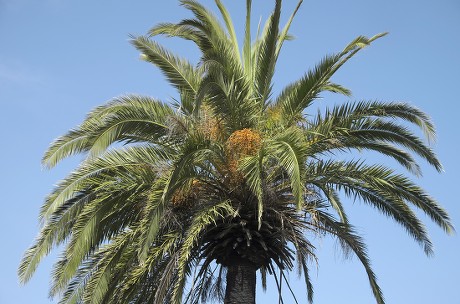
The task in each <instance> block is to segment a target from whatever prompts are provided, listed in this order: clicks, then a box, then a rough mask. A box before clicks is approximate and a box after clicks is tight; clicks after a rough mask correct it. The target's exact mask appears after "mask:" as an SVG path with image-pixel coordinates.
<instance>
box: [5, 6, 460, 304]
mask: <svg viewBox="0 0 460 304" xmlns="http://www.w3.org/2000/svg"><path fill="white" fill-rule="evenodd" d="M202 2H203V3H204V4H207V5H211V6H213V1H211V0H207V1H202ZM224 2H226V3H227V4H228V7H229V10H230V12H231V14H232V16H233V18H234V20H235V23H237V24H239V26H238V28H237V30H238V31H239V33H240V35H241V34H242V33H243V31H242V27H241V26H242V24H243V23H242V20H243V18H244V7H245V5H244V1H243V0H227V1H224ZM272 2H273V1H267V0H254V19H258V17H262V19H263V20H264V19H265V18H266V17H267V15H268V12H269V11H270V9H271V7H272ZM284 2H285V3H284V9H283V13H284V19H283V20H284V21H285V20H286V18H287V16H288V14H289V13H290V12H291V11H292V9H293V7H294V5H295V2H297V1H294V0H285V1H284ZM158 3H159V1H152V0H150V1H146V0H135V1H121V0H113V1H107V0H106V1H89V0H81V1H69V0H43V1H33V0H0V39H1V43H0V105H1V119H0V130H1V134H2V141H1V149H0V159H1V160H2V170H3V172H4V173H3V174H2V177H1V183H0V185H1V186H0V187H1V192H2V198H1V204H2V205H1V207H2V212H1V213H0V233H1V240H2V244H3V246H2V247H1V250H0V261H2V262H1V263H2V267H1V269H2V270H1V271H0V303H2V304H10V303H20V304H22V303H37V304H46V303H54V302H52V301H51V300H49V299H48V297H47V292H48V283H49V278H50V269H51V265H52V263H53V261H54V260H55V257H56V256H57V254H58V252H57V251H54V252H53V253H52V254H51V255H50V256H49V257H48V258H46V259H45V260H44V261H43V263H42V265H41V266H40V267H39V269H38V271H37V272H36V275H35V276H34V278H33V279H32V280H31V281H30V282H29V284H27V285H26V286H22V287H21V286H20V285H19V283H18V279H17V276H16V269H17V266H18V263H19V260H20V259H21V256H22V254H23V252H24V250H25V249H26V248H27V247H28V246H29V245H30V244H31V243H32V241H33V238H34V237H35V236H36V234H37V232H38V229H39V224H38V220H37V216H38V211H39V208H40V206H41V204H42V201H43V198H44V196H45V195H46V194H47V193H48V192H49V191H50V190H51V189H52V187H53V185H54V184H55V183H56V182H57V181H58V180H59V179H60V178H62V177H63V176H65V175H66V174H67V173H69V172H70V171H71V170H72V169H73V168H74V167H75V166H76V164H78V161H80V160H81V158H79V157H76V158H73V159H70V160H66V161H64V162H63V163H62V164H61V165H59V166H58V167H57V168H55V169H53V170H52V171H47V170H44V169H42V167H41V164H40V159H41V157H42V154H43V152H44V151H45V149H46V148H47V146H48V144H49V143H50V142H51V141H52V140H53V139H54V138H56V137H57V136H59V135H61V134H63V133H64V132H66V131H67V130H69V129H70V128H72V127H74V126H76V125H77V124H78V123H79V122H81V121H82V119H83V118H84V115H85V114H86V113H87V112H88V111H89V110H91V109H92V108H94V107H95V106H97V105H100V104H101V103H104V102H105V101H107V100H110V99H111V98H113V97H115V96H119V95H123V94H127V93H139V94H147V95H151V96H154V97H157V98H161V99H163V100H170V99H171V97H174V96H175V92H174V90H173V88H172V87H170V86H168V85H167V83H166V82H165V81H164V79H163V77H162V76H161V74H160V73H159V72H158V70H156V69H155V68H154V67H153V66H150V65H149V64H147V63H145V62H142V61H140V60H139V54H138V52H137V51H136V50H135V49H134V48H133V47H132V46H131V45H130V44H129V42H128V40H129V39H128V34H143V33H145V32H146V31H147V30H148V29H149V28H150V27H151V26H153V25H154V24H157V23H159V22H164V21H178V20H179V19H181V18H184V17H186V16H189V15H188V14H187V12H186V11H185V10H184V9H182V8H180V7H179V6H178V2H176V1H163V3H162V4H158ZM269 4H270V5H269ZM255 21H257V20H255ZM459 30H460V3H459V2H458V1H455V0H444V1H428V0H421V1H414V0H407V1H396V0H387V1H382V0H379V1H368V0H352V1H340V0H326V1H305V3H304V5H303V6H302V8H301V10H300V12H299V14H298V16H297V18H296V20H295V22H294V24H293V26H292V31H291V32H292V34H294V36H295V37H296V40H294V41H292V42H288V43H286V45H285V49H284V53H282V55H281V58H280V60H279V64H278V69H277V76H276V79H275V82H276V84H275V91H279V89H280V88H282V87H283V86H284V85H286V84H288V83H289V82H290V81H292V80H294V79H296V78H298V77H300V76H302V74H303V72H305V71H306V70H307V69H308V68H309V67H311V66H312V65H313V64H314V63H316V62H318V61H319V60H320V59H321V57H322V56H323V55H325V54H327V53H332V52H336V51H340V50H341V49H342V48H343V47H344V46H345V45H346V43H348V42H349V41H351V40H352V39H353V38H354V37H355V36H357V35H361V34H364V35H368V36H371V35H373V34H376V33H379V32H384V31H389V32H390V35H389V36H387V37H385V38H383V39H380V40H378V41H377V42H375V43H374V44H373V45H372V46H371V47H370V48H368V49H366V50H365V51H363V52H362V53H360V54H359V55H358V56H356V57H355V58H354V59H353V60H351V61H350V62H349V63H348V64H347V65H346V66H345V67H344V68H343V69H342V70H341V71H340V72H339V73H337V75H336V77H335V78H334V80H335V81H336V82H338V83H341V84H343V85H345V86H346V87H348V88H350V89H351V90H352V91H353V97H352V99H354V100H363V99H364V100H369V99H370V100H374V99H378V100H385V101H407V102H410V103H411V104H413V105H415V106H417V107H419V108H421V109H423V110H424V111H426V112H427V113H429V114H430V115H431V117H432V118H433V120H434V122H435V124H436V126H437V131H438V140H437V141H436V143H434V145H433V146H434V149H435V150H436V151H437V153H438V155H439V157H440V159H441V161H442V162H443V164H444V168H445V172H444V173H442V174H438V173H436V172H435V170H433V169H431V168H429V167H428V166H426V165H425V164H423V165H424V166H422V168H423V169H424V175H423V177H422V178H420V179H417V182H418V183H419V184H421V185H422V186H424V187H425V188H426V189H427V190H428V191H429V192H430V193H431V194H432V195H433V196H434V197H435V198H437V199H438V201H439V202H440V203H441V204H442V205H443V206H444V207H445V208H446V209H447V210H448V211H449V212H450V214H451V217H452V219H453V222H454V225H456V227H457V229H458V227H459V223H460V207H459V204H458V202H457V190H458V189H457V187H458V182H459V181H460V178H459V175H458V172H460V164H459V161H458V156H457V155H458V150H459V147H460V144H459V140H460V135H459V131H460V128H459V127H458V125H457V123H458V120H459V118H460V116H459V113H460V102H459V96H458V92H457V90H458V89H459V88H460V80H459V77H458V71H459V70H460V56H458V50H459V49H460V35H459V34H458V32H459ZM161 42H162V43H164V44H165V45H167V46H168V47H170V48H172V49H174V50H176V51H177V52H178V53H179V54H182V55H183V56H186V57H187V58H190V59H191V60H194V61H196V59H197V51H196V50H195V49H193V47H192V45H191V44H188V43H184V42H179V41H176V40H161ZM324 97H325V98H324V99H322V100H321V101H318V103H317V104H318V106H319V107H320V108H321V107H324V106H327V105H332V104H334V103H340V102H343V101H344V99H343V98H338V97H336V96H329V95H325V96H324ZM372 157H373V158H372V159H373V160H375V161H379V159H376V158H375V157H374V156H372ZM414 179H415V177H414ZM346 206H347V210H348V211H349V213H350V217H351V220H352V221H353V223H354V224H355V225H356V226H357V228H358V230H359V231H360V232H361V233H362V234H363V235H364V237H365V239H366V241H367V243H368V249H369V254H370V256H371V259H372V261H373V265H374V268H375V271H376V273H377V275H378V278H379V282H380V284H381V287H382V288H383V290H384V294H385V296H386V299H387V303H392V304H399V303H401V304H402V303H421V304H425V303H460V295H459V294H458V277H459V275H460V261H459V259H458V256H460V255H459V254H460V243H459V237H458V235H455V236H450V237H449V236H446V235H445V234H444V233H443V232H442V231H441V230H440V229H439V228H438V227H436V226H435V225H433V224H432V223H430V222H429V221H428V219H427V218H426V217H425V216H424V215H421V217H422V219H424V220H426V224H427V227H428V230H429V231H430V235H431V237H432V241H433V242H434V245H435V256H434V257H431V258H427V257H426V256H425V255H424V254H423V251H422V250H421V248H420V247H419V246H418V245H417V244H416V243H415V242H413V241H412V240H411V238H410V237H409V236H408V235H407V234H406V233H405V231H404V230H403V229H401V228H400V227H399V226H398V225H397V224H395V223H394V222H392V221H390V220H388V219H385V218H384V217H382V216H380V215H379V214H378V213H377V212H376V211H375V210H372V209H370V208H369V207H367V206H365V205H363V204H361V203H359V202H355V203H353V202H352V201H347V204H346ZM316 244H317V245H318V252H319V267H318V271H316V270H315V271H313V276H314V283H315V303H319V304H326V303H355V304H365V303H373V299H372V294H371V291H370V289H369V287H368V283H367V280H366V276H365V272H364V270H363V268H362V267H361V265H360V264H359V263H358V261H357V260H356V259H352V260H345V259H344V258H343V257H342V256H341V254H340V253H339V252H338V251H337V250H336V247H337V246H336V244H335V243H334V241H333V240H330V239H317V240H316ZM290 281H291V283H292V284H293V286H294V287H295V289H296V290H297V291H298V295H299V296H301V295H302V285H301V282H300V281H298V280H297V277H296V275H295V274H293V275H291V276H290ZM286 299H287V300H286V303H290V302H291V298H289V296H288V295H287V297H286ZM276 302H277V300H276V296H275V293H274V292H273V288H269V291H268V292H267V293H266V294H263V293H262V292H261V291H260V292H259V295H258V303H276ZM301 302H302V303H304V302H305V301H301Z"/></svg>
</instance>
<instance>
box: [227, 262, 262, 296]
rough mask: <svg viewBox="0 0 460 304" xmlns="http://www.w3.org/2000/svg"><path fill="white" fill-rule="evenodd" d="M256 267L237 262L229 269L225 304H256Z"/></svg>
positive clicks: (248, 263) (247, 263)
mask: <svg viewBox="0 0 460 304" xmlns="http://www.w3.org/2000/svg"><path fill="white" fill-rule="evenodd" d="M256 271H257V269H256V267H255V266H254V265H253V264H252V263H250V262H247V261H242V260H237V261H234V262H233V263H232V264H231V265H229V266H228V267H227V288H226V290H225V302H224V304H255V303H256Z"/></svg>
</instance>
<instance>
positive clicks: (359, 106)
mask: <svg viewBox="0 0 460 304" xmlns="http://www.w3.org/2000/svg"><path fill="white" fill-rule="evenodd" d="M181 3H182V5H183V6H184V7H185V8H187V9H189V10H190V11H191V12H192V13H193V15H194V18H193V19H185V20H182V21H180V22H178V23H163V24H159V25H157V26H155V27H154V28H152V29H151V30H150V31H149V34H148V35H147V36H140V37H133V39H132V43H133V45H134V46H135V47H136V48H137V49H138V50H139V51H140V52H141V53H142V56H141V57H142V59H144V60H146V61H148V62H151V63H153V64H154V65H155V66H157V67H158V68H159V69H160V70H161V71H162V72H163V73H164V75H165V77H166V78H167V79H168V81H169V82H170V83H171V84H172V85H173V86H174V87H175V88H176V89H177V90H178V92H179V95H180V100H179V101H177V102H176V103H173V104H171V103H164V102H161V101H159V100H155V99H153V98H150V97H145V96H137V95H129V96H123V97H120V98H116V99H115V100H113V101H111V102H109V103H107V104H105V105H102V106H99V107H97V108H95V109H94V110H93V111H91V112H90V113H89V114H88V115H87V117H86V119H85V120H84V121H83V123H82V124H81V125H80V126H78V127H77V128H76V129H73V130H71V131H69V132H68V133H67V134H65V135H64V136H62V137H60V138H58V139H57V140H56V141H55V142H53V143H52V144H51V146H50V148H49V149H48V151H47V152H46V154H45V156H44V158H43V163H44V164H45V165H46V166H47V167H49V168H52V167H54V166H55V165H56V164H57V163H59V162H60V161H61V160H62V159H64V158H66V157H68V156H71V155H75V154H80V153H84V154H85V155H86V158H85V160H84V161H82V163H81V164H80V166H79V167H78V168H77V169H76V170H75V171H74V172H72V173H70V174H69V175H68V176H67V177H66V178H65V179H64V180H62V181H61V182H60V183H59V184H58V185H57V186H56V187H55V189H54V190H53V191H52V192H51V193H50V194H49V196H48V197H47V198H46V200H45V203H44V204H43V206H42V208H41V212H40V220H41V222H42V224H43V227H42V229H41V232H40V234H39V236H38V238H37V239H36V241H35V244H34V245H33V246H32V247H31V248H30V249H29V250H28V251H27V252H26V254H25V256H24V258H23V260H22V262H21V265H20V268H19V276H20V278H21V281H22V282H26V281H28V280H29V279H30V277H31V276H32V275H33V273H34V271H35V269H36V267H37V265H38V263H39V262H40V260H41V259H42V258H43V257H44V256H45V255H47V254H48V253H49V252H50V250H52V249H53V248H54V247H57V246H60V245H61V244H64V246H65V247H64V251H63V255H62V256H61V258H60V259H59V260H58V261H57V263H56V264H55V267H54V270H53V274H52V277H53V280H52V286H51V289H50V295H51V296H57V295H59V296H60V302H59V303H180V302H181V301H183V302H187V303H197V302H199V301H206V300H210V299H224V298H225V302H226V303H236V302H237V299H238V296H239V295H238V286H236V285H238V280H240V283H241V282H243V281H244V280H246V281H244V282H249V285H250V286H249V287H248V288H249V289H250V290H249V293H254V287H253V285H254V282H253V281H255V273H256V271H258V272H260V274H261V278H262V283H263V285H264V286H265V282H266V278H267V276H273V277H274V278H275V280H276V283H277V284H278V286H280V285H281V281H286V283H287V280H286V276H285V273H286V272H289V271H291V270H293V269H294V268H298V269H299V272H300V273H302V274H303V277H304V278H305V284H306V289H307V291H308V292H307V296H308V299H309V301H312V298H313V289H312V286H311V283H310V280H309V272H308V271H309V267H310V265H311V261H314V260H315V259H316V257H315V247H314V245H313V244H312V243H311V240H312V239H313V238H312V237H313V236H314V235H317V234H326V235H331V236H333V237H335V238H337V240H339V241H340V244H341V245H342V248H343V250H344V251H345V252H350V253H353V254H354V255H356V256H357V257H358V259H359V260H360V261H361V263H362V264H363V266H364V268H365V270H366V272H367V275H368V278H369V282H370V286H371V288H372V291H373V293H374V296H375V299H376V301H377V303H384V299H383V296H382V292H381V290H380V288H379V285H378V284H377V281H376V277H375V274H374V272H373V271H372V269H371V267H370V263H369V259H368V257H367V254H366V249H365V245H364V242H363V240H362V239H361V237H360V236H359V235H358V234H357V233H356V232H355V231H354V229H353V226H352V225H351V224H350V223H349V222H348V219H347V215H346V212H345V208H344V205H343V202H342V198H343V197H349V198H351V199H353V200H360V201H361V202H363V203H365V204H368V205H371V206H373V207H375V209H377V210H378V211H380V212H381V213H382V214H384V215H386V216H388V217H390V218H393V219H394V220H395V221H396V222H397V223H399V224H400V225H401V226H402V227H403V228H404V229H405V230H406V231H407V232H408V233H409V235H411V236H412V237H413V238H414V239H415V240H416V241H417V242H418V243H420V245H421V246H422V247H423V250H424V251H425V252H426V253H427V254H431V253H432V244H431V242H430V240H429V238H428V236H427V233H426V230H425V227H424V225H423V224H422V223H421V221H420V220H419V219H418V218H417V216H416V214H415V213H414V211H413V210H412V209H411V207H416V208H417V209H419V210H421V211H423V212H424V213H425V214H427V215H428V216H429V217H430V218H431V219H432V220H433V221H434V222H435V223H436V224H438V225H439V226H440V227H441V228H442V229H443V230H444V231H446V232H448V233H450V232H453V227H452V225H451V224H450V220H449V217H448V215H447V213H446V212H445V211H444V210H443V209H442V208H441V207H440V206H439V205H438V204H437V203H436V201H435V200H434V199H433V198H431V197H430V196H429V195H428V194H427V193H426V192H425V191H424V190H423V189H422V188H420V187H419V186H417V185H416V184H414V183H413V182H412V181H411V180H410V179H409V178H408V177H406V176H405V175H402V174H398V173H396V172H395V171H394V170H393V169H391V168H388V167H386V166H383V165H379V164H376V165H375V164H368V163H367V162H366V161H364V160H353V161H346V160H338V159H337V157H336V155H337V153H339V152H343V153H356V152H357V151H362V150H372V151H375V152H378V153H380V154H382V155H385V156H388V157H390V158H392V159H394V160H396V161H397V162H398V163H400V164H401V165H402V166H403V167H404V168H406V169H407V170H408V172H410V173H412V174H415V175H419V174H420V168H419V165H418V164H417V162H416V161H415V160H414V155H415V156H418V157H420V158H421V159H424V160H425V161H427V162H428V163H429V164H430V165H432V166H433V167H434V168H435V169H436V170H438V171H441V169H442V168H441V164H440V162H439V160H438V159H437V157H436V155H435V154H434V153H433V151H432V150H431V149H430V147H429V146H428V145H427V144H426V143H425V142H424V141H423V140H422V139H420V138H419V137H418V136H416V135H414V134H413V132H412V131H411V129H410V128H409V127H407V126H406V125H407V123H410V124H413V125H415V126H417V127H419V128H421V129H422V130H423V132H424V134H425V135H426V136H427V137H428V138H434V137H435V131H434V126H433V124H432V122H431V121H430V119H429V117H427V115H426V114H425V113H423V112H422V111H420V110H418V109H417V108H415V107H413V106H411V105H409V104H407V103H383V102H379V101H361V102H349V103H344V104H342V105H337V106H333V107H332V108H328V109H326V110H325V111H324V112H322V113H319V114H317V115H313V116H312V115H309V116H307V115H306V114H307V111H308V107H309V106H310V105H311V104H312V103H313V102H314V101H315V100H317V99H318V97H319V96H320V94H321V93H322V92H325V91H329V92H334V93H338V94H343V95H345V96H350V94H351V92H350V91H349V90H348V89H346V88H344V87H343V86H341V85H339V84H337V83H334V82H333V81H332V80H331V77H332V76H333V75H334V73H335V72H336V71H337V70H338V69H339V68H340V67H341V66H342V65H343V64H344V63H345V62H347V61H348V60H349V59H350V58H351V57H353V56H354V55H355V54H356V53H358V52H359V51H360V50H361V49H363V48H365V47H367V46H368V45H370V44H371V43H372V42H373V41H374V40H376V39H378V38H380V37H382V36H384V35H385V34H379V35H376V36H373V37H371V38H367V37H363V36H360V37H357V38H356V39H355V40H353V41H352V42H351V43H350V44H348V45H347V46H346V47H345V48H344V50H343V51H341V52H339V53H337V54H333V55H329V56H326V57H324V58H323V59H322V60H321V61H320V62H319V63H318V64H317V65H316V66H315V67H314V68H312V69H311V70H310V71H308V72H307V73H305V75H304V76H303V77H302V78H300V79H299V80H297V81H295V82H293V83H291V84H289V85H288V86H286V87H285V88H284V89H283V90H282V91H281V92H280V93H279V94H275V92H273V91H272V87H273V83H272V79H273V75H274V73H275V65H276V61H277V59H278V56H279V53H280V50H281V47H282V45H283V42H284V41H285V40H287V39H289V38H290V36H289V33H288V32H289V27H290V25H291V22H292V20H293V18H294V16H295V14H296V13H297V10H298V8H299V7H300V5H301V3H302V1H299V3H298V5H297V7H296V9H295V11H294V12H293V14H292V15H291V17H290V18H289V20H288V22H287V24H286V25H285V26H284V28H280V27H279V21H280V12H281V0H276V1H275V8H274V10H273V13H272V14H271V16H270V18H269V19H268V20H267V22H266V24H265V26H264V27H263V28H262V29H261V30H260V31H258V34H257V37H255V39H254V40H253V39H252V37H251V28H250V24H251V1H250V0H247V1H246V4H247V5H246V8H247V15H246V27H245V36H244V43H243V46H242V49H241V52H240V47H239V45H238V40H237V37H236V34H235V30H234V27H233V24H232V20H231V18H230V16H229V14H228V12H227V10H226V8H225V7H224V6H223V4H222V3H221V1H220V0H216V4H217V7H218V9H219V11H220V13H221V15H222V20H223V21H224V23H223V25H222V24H221V23H220V21H219V20H218V19H217V18H216V17H215V16H214V15H213V14H212V13H211V12H210V11H209V10H208V9H206V8H205V7H204V6H202V5H201V4H199V3H198V2H196V1H193V0H182V1H181ZM156 35H166V36H173V37H180V38H183V39H187V40H190V41H192V42H194V43H195V44H196V46H197V47H198V48H199V50H200V52H201V58H200V62H199V64H198V65H196V66H194V65H192V64H191V63H189V62H188V61H187V60H185V59H182V58H179V57H177V56H175V55H174V54H172V53H171V52H170V51H168V50H167V49H165V48H163V47H162V46H161V45H159V44H158V43H156V42H155V41H154V40H153V37H154V36H156ZM117 143H122V144H123V145H120V144H117ZM113 144H115V145H113ZM340 193H342V194H343V195H340ZM241 269H243V270H244V271H247V272H249V273H250V274H249V275H243V276H246V278H243V279H242V280H243V281H241V278H240V277H239V275H241V272H240V270H241ZM225 275H226V276H227V279H226V280H225ZM235 282H236V283H235ZM225 286H227V287H226V290H224V289H225V288H224V287H225ZM235 286H236V287H235ZM235 290H236V291H237V292H235ZM240 292H241V290H240ZM245 292H246V291H245ZM251 297H252V298H251ZM249 298H251V299H250V300H248V302H247V303H250V302H253V301H254V299H253V296H251V295H249Z"/></svg>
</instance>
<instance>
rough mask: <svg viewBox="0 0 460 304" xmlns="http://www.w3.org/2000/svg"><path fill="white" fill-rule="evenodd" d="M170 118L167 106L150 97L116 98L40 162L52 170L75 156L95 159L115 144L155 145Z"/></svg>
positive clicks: (164, 133) (63, 138)
mask: <svg viewBox="0 0 460 304" xmlns="http://www.w3.org/2000/svg"><path fill="white" fill-rule="evenodd" d="M173 114H174V112H173V111H172V109H171V108H170V107H169V106H168V105H166V104H164V103H161V102H159V101H157V100H155V99H152V98H150V97H143V96H136V95H130V96H124V97H120V98H116V99H114V100H113V101H111V102H109V103H107V104H105V105H103V106H99V107H97V108H95V109H94V110H93V111H91V112H90V113H89V114H88V115H87V117H86V119H85V120H84V121H83V123H82V124H81V125H80V126H79V127H78V128H77V129H75V130H71V131H70V132H69V133H67V134H66V135H64V136H61V137H59V138H58V139H56V140H55V141H54V142H53V143H52V144H51V146H50V147H49V148H48V150H47V151H46V153H45V155H44V157H43V160H42V162H43V164H45V165H46V166H47V167H49V168H52V167H54V166H55V165H56V164H57V163H58V162H60V161H61V160H62V159H64V158H66V157H68V156H72V155H75V154H78V153H84V152H90V154H91V156H97V155H99V154H100V153H102V152H103V151H104V150H105V149H106V148H107V147H109V146H110V145H111V144H113V143H115V142H130V141H141V142H142V141H156V140H158V139H159V138H161V137H162V136H165V135H166V134H167V133H168V126H167V125H166V123H167V120H168V117H169V116H171V115H173ZM139 138H140V140H139Z"/></svg>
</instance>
